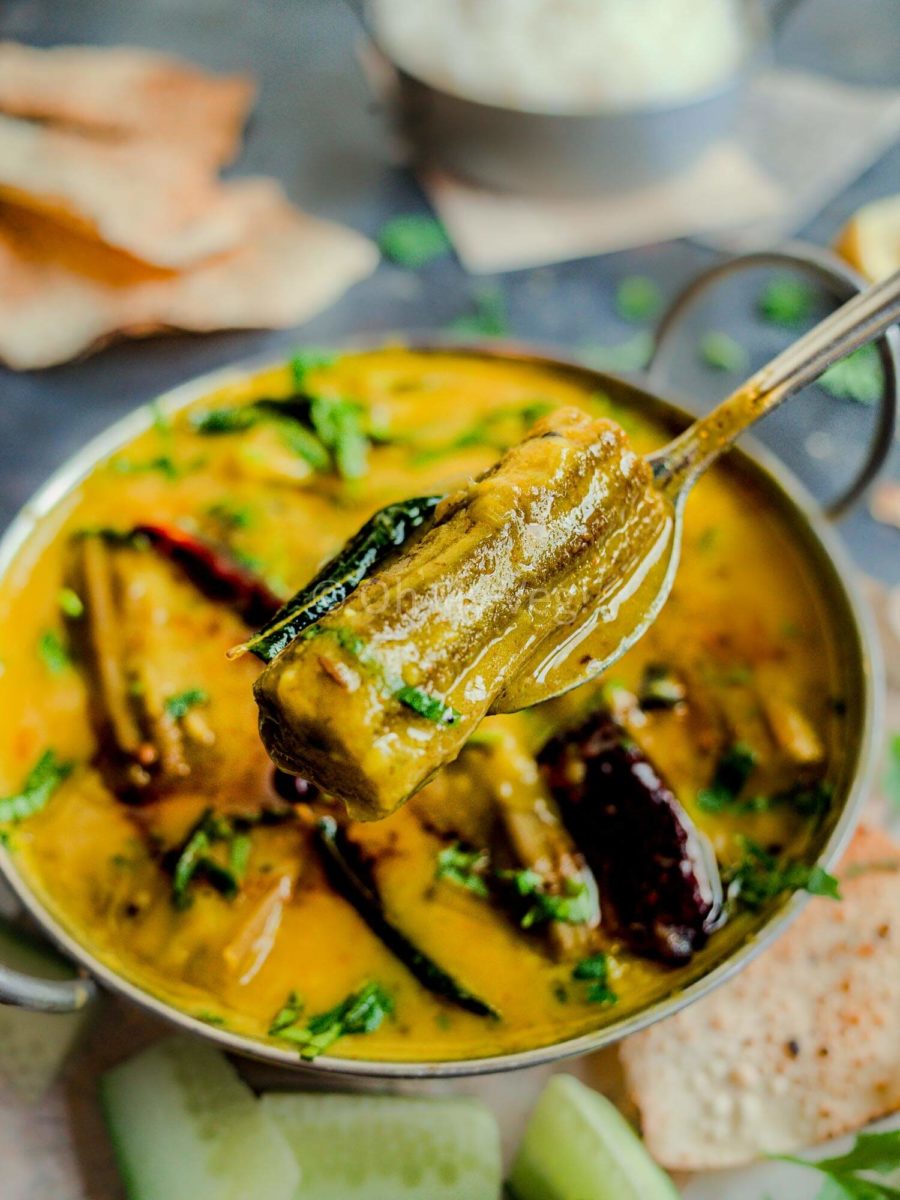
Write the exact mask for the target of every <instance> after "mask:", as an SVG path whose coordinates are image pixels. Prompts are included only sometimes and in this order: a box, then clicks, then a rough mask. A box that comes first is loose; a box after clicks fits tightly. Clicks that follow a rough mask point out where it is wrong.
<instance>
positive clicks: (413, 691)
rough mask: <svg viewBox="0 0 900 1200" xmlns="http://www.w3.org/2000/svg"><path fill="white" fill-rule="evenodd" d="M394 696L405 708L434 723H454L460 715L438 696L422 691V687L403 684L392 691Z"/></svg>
mask: <svg viewBox="0 0 900 1200" xmlns="http://www.w3.org/2000/svg"><path fill="white" fill-rule="evenodd" d="M394 696H395V698H396V699H397V700H399V701H400V703H401V704H402V705H403V706H404V707H405V708H409V709H411V710H412V711H413V712H414V713H418V715H419V716H420V717H424V718H425V720H426V721H433V722H434V724H435V725H455V724H456V723H457V721H458V720H459V719H460V717H461V716H462V714H461V713H459V712H457V711H456V709H455V708H454V707H453V706H452V705H450V704H446V703H445V702H444V701H443V700H442V699H441V698H440V696H434V695H432V694H431V692H426V691H423V689H422V688H418V687H410V686H409V685H407V684H404V685H403V687H400V688H398V689H397V691H396V692H394Z"/></svg>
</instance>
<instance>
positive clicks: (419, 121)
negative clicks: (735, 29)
mask: <svg viewBox="0 0 900 1200" xmlns="http://www.w3.org/2000/svg"><path fill="white" fill-rule="evenodd" d="M354 6H355V7H357V9H358V10H359V11H361V12H362V13H363V15H364V20H365V24H366V27H367V29H368V31H369V33H370V35H371V37H372V39H373V41H374V43H375V46H376V48H377V49H378V51H379V52H380V53H381V54H382V55H383V56H384V57H385V59H387V61H388V62H389V63H390V64H391V65H392V66H393V68H394V71H395V74H396V86H395V87H394V88H393V94H392V98H391V99H392V105H393V111H394V116H395V119H396V122H397V125H398V127H399V130H400V132H401V133H402V135H403V137H404V138H405V140H406V142H407V144H408V147H409V150H410V154H411V157H412V158H413V160H414V161H415V162H416V163H417V164H418V165H421V166H425V167H436V168H439V169H442V170H445V171H448V172H450V173H451V174H453V175H456V176H458V177H460V178H462V179H467V180H470V181H473V182H475V183H479V184H483V185H486V186H487V187H490V188H493V189H495V190H500V191H507V192H520V193H525V194H529V195H545V196H547V195H550V196H556V197H579V196H586V195H598V194H603V193H611V192H621V191H628V190H630V189H634V188H639V187H642V186H646V185H648V184H652V183H656V182H659V181H661V180H664V179H667V178H669V177H671V176H673V175H676V174H678V173H680V172H682V171H685V170H686V169H687V168H688V167H690V166H691V164H692V163H694V162H695V161H696V160H697V159H698V158H699V157H700V156H701V154H702V153H703V151H704V150H706V149H707V148H708V147H709V146H710V145H711V144H712V143H714V142H715V141H716V140H717V139H719V138H721V137H722V136H723V135H726V134H727V133H728V131H729V129H730V127H731V125H732V122H733V120H734V117H735V114H736V112H737V109H738V105H739V102H740V98H741V95H742V93H743V90H744V88H745V87H746V85H747V82H748V80H749V79H750V78H751V76H752V74H753V72H754V71H755V70H756V69H757V67H758V66H759V65H760V63H761V62H763V61H765V59H766V57H767V51H768V48H769V44H770V31H771V27H772V20H773V19H775V11H774V10H773V8H772V6H771V5H766V4H764V3H763V2H762V0H741V5H740V22H741V36H742V41H743V47H742V51H741V53H740V56H739V61H738V62H737V63H736V64H735V66H734V69H730V68H728V69H726V71H725V73H724V75H723V76H722V77H721V78H719V79H718V80H717V81H716V82H714V83H713V84H712V85H711V86H710V85H706V84H704V85H703V86H701V88H700V89H699V90H697V91H694V92H690V93H689V94H687V95H682V96H678V97H675V98H673V99H670V100H666V99H660V98H658V97H656V98H653V99H649V100H647V101H645V102H640V101H637V100H630V101H627V102H624V103H623V102H617V103H612V102H610V103H604V104H603V105H602V106H599V107H598V106H596V101H595V102H594V103H593V104H592V105H591V106H589V107H586V108H585V109H584V110H581V109H579V110H577V111H542V110H540V109H536V108H535V107H534V105H533V104H532V105H529V106H528V107H525V106H524V105H522V106H515V105H513V104H512V103H507V102H506V101H504V102H503V103H499V102H494V101H493V100H491V101H488V100H487V99H485V98H484V96H483V95H482V96H479V97H475V96H473V95H467V94H463V93H462V92H461V91H459V90H451V88H450V87H449V86H446V85H445V84H444V83H443V82H442V83H441V85H438V84H437V83H436V82H434V81H433V80H430V79H426V78H424V77H423V75H422V74H421V73H415V72H414V71H413V70H412V69H410V65H409V63H408V62H405V63H401V62H399V61H398V58H399V55H398V54H397V52H396V50H395V49H394V47H393V46H392V45H391V44H389V42H390V39H388V38H386V37H385V36H384V34H383V31H382V30H381V29H380V27H379V23H378V19H377V11H376V7H375V6H374V5H373V4H371V3H365V0H363V2H362V3H360V4H356V5H354ZM779 7H780V6H779ZM647 36H651V34H650V33H649V31H648V33H647ZM449 52H450V51H448V53H449ZM450 65H451V66H452V63H451V64H450Z"/></svg>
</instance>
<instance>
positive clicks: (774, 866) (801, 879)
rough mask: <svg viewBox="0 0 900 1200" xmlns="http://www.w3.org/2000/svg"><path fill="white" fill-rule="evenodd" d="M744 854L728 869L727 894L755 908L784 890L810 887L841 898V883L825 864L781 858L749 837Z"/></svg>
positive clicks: (818, 893)
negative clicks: (735, 864)
mask: <svg viewBox="0 0 900 1200" xmlns="http://www.w3.org/2000/svg"><path fill="white" fill-rule="evenodd" d="M741 841H742V844H743V848H744V856H743V858H742V859H741V861H740V862H739V863H738V864H737V866H735V867H733V868H732V869H731V871H730V872H729V873H728V875H729V878H728V897H729V899H730V900H736V901H738V902H739V903H741V904H742V905H743V906H744V907H745V908H749V909H750V910H751V911H754V912H756V911H757V910H759V909H760V908H762V907H763V906H764V905H766V904H767V903H768V902H769V901H770V900H774V899H776V898H777V897H778V896H780V895H781V894H782V893H783V892H795V891H807V892H809V893H810V894H811V895H813V896H827V897H829V898H831V899H832V900H840V898H841V891H840V884H839V883H838V881H837V879H835V878H834V876H833V875H829V874H828V872H827V871H826V870H824V868H822V867H819V866H809V865H807V864H806V863H801V862H796V861H790V862H782V861H780V860H779V859H778V858H777V857H776V856H775V855H774V854H770V853H769V852H768V851H767V850H764V849H763V847H762V846H760V845H759V844H758V843H756V842H754V841H751V839H750V838H742V839H741Z"/></svg>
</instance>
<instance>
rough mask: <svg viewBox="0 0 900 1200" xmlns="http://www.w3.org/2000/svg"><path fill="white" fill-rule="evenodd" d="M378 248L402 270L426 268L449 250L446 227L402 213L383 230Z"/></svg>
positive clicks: (437, 222)
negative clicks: (402, 268) (404, 268)
mask: <svg viewBox="0 0 900 1200" xmlns="http://www.w3.org/2000/svg"><path fill="white" fill-rule="evenodd" d="M378 246H379V248H380V250H381V253H382V254H383V255H384V256H385V258H389V259H390V260H391V262H393V263H396V264H397V265H398V266H400V267H412V268H415V267H424V266H425V265H426V263H430V262H432V261H433V260H434V259H436V258H441V257H442V256H443V255H445V254H446V253H447V252H448V250H449V249H450V239H449V238H448V237H447V231H446V229H445V228H444V226H443V225H442V224H441V222H440V221H438V220H437V219H436V218H435V217H429V216H426V215H425V214H423V213H401V214H400V215H399V216H397V217H391V219H390V220H389V221H386V222H385V223H384V225H382V227H381V232H380V233H379V234H378Z"/></svg>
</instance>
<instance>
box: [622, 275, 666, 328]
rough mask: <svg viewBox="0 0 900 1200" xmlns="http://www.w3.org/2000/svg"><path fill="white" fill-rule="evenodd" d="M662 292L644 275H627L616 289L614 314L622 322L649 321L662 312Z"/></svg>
mask: <svg viewBox="0 0 900 1200" xmlns="http://www.w3.org/2000/svg"><path fill="white" fill-rule="evenodd" d="M662 304H663V298H662V292H660V290H659V287H658V286H657V285H656V283H655V282H654V281H653V280H652V279H648V278H647V276H646V275H628V276H626V278H625V279H621V280H620V281H619V284H618V287H617V288H616V312H617V313H618V314H619V316H620V317H621V318H622V320H623V321H633V322H635V323H640V322H641V321H650V320H652V319H653V318H654V317H656V316H658V315H659V313H660V311H661V310H662Z"/></svg>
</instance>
